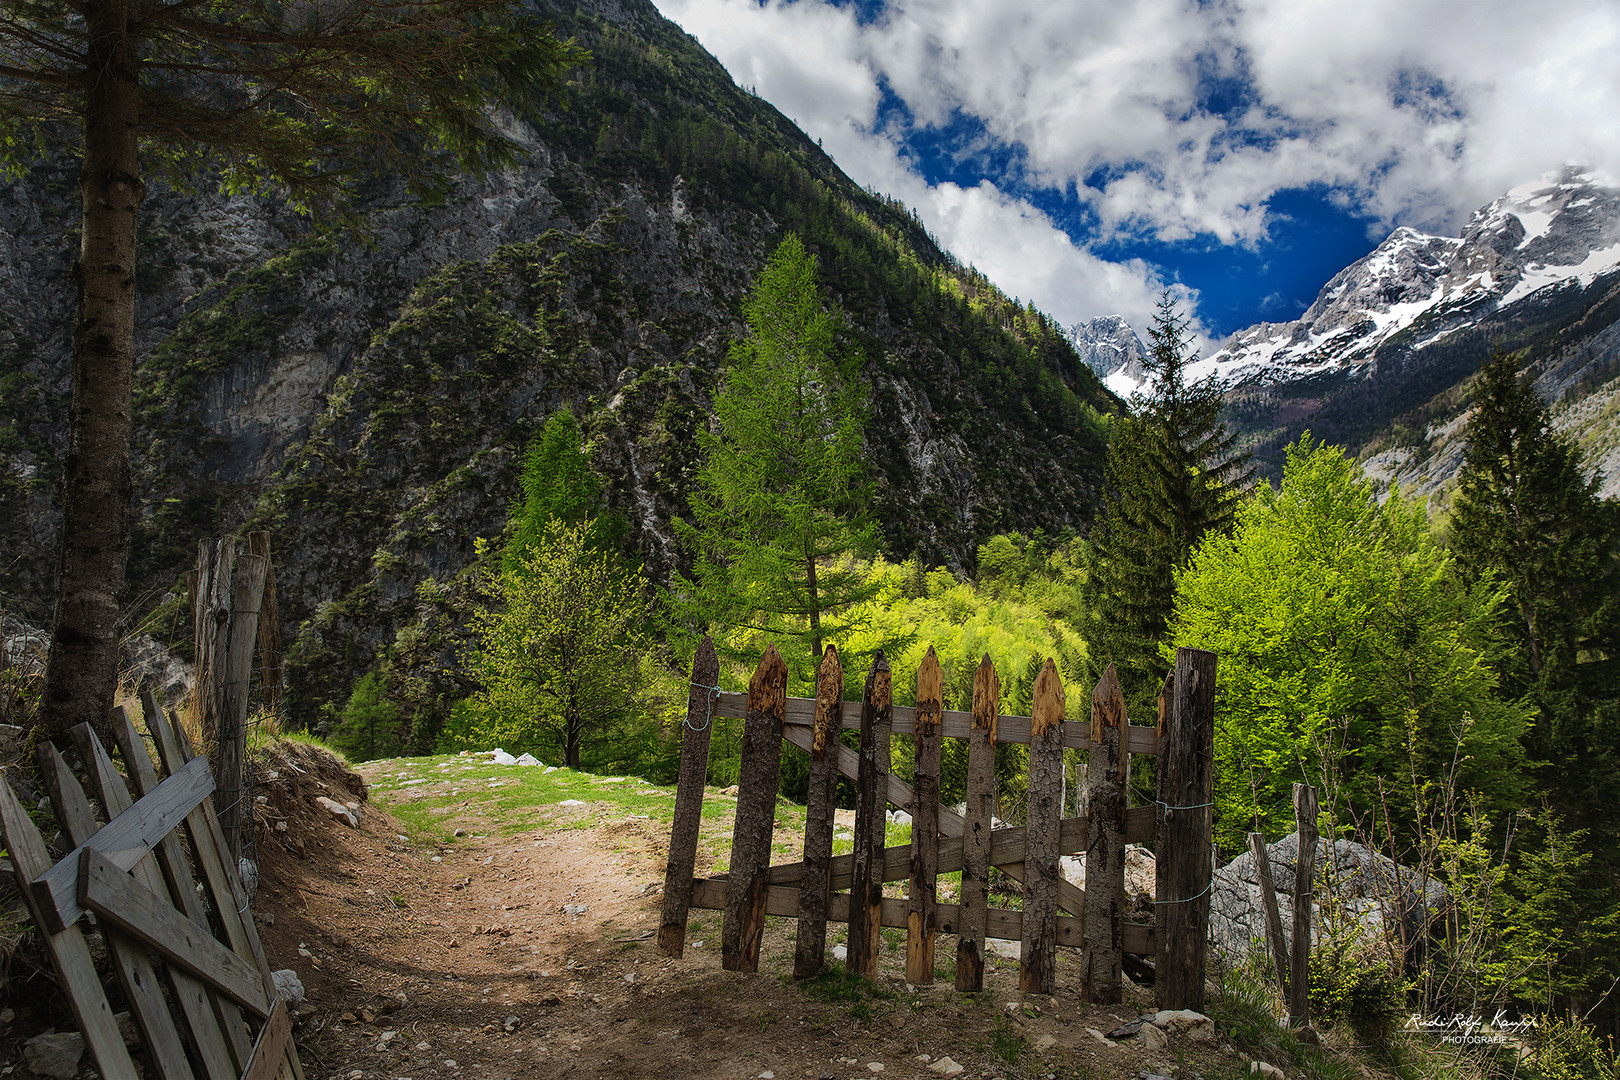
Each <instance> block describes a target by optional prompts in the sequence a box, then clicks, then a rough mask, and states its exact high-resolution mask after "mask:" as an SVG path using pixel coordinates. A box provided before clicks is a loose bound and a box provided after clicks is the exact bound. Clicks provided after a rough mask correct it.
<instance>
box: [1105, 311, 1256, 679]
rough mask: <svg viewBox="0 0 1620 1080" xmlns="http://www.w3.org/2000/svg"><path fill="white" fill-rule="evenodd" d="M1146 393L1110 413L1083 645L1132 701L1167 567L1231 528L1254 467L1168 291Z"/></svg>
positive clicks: (1145, 668) (1149, 671)
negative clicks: (1197, 366)
mask: <svg viewBox="0 0 1620 1080" xmlns="http://www.w3.org/2000/svg"><path fill="white" fill-rule="evenodd" d="M1148 334H1149V337H1150V339H1151V342H1152V348H1151V349H1150V350H1149V351H1148V356H1147V359H1146V361H1145V363H1144V366H1145V367H1146V369H1147V371H1148V374H1149V377H1150V378H1151V380H1152V382H1151V386H1150V392H1149V393H1148V394H1147V395H1146V396H1141V397H1138V398H1136V399H1134V400H1133V402H1132V411H1131V414H1130V415H1126V416H1121V417H1117V418H1115V419H1114V421H1113V424H1112V431H1111V433H1110V437H1109V444H1108V460H1107V463H1106V465H1105V481H1106V491H1105V494H1104V496H1103V511H1102V514H1101V517H1100V519H1099V521H1098V524H1097V528H1096V530H1095V532H1094V533H1093V536H1092V561H1091V566H1090V573H1089V575H1088V577H1087V582H1086V587H1085V590H1084V594H1083V595H1084V601H1085V613H1084V616H1083V620H1084V630H1085V636H1086V644H1087V646H1088V648H1089V650H1090V654H1091V657H1092V658H1093V661H1094V663H1095V664H1096V665H1097V666H1098V667H1099V668H1101V667H1103V666H1106V665H1107V664H1109V663H1112V664H1114V665H1115V669H1116V671H1117V672H1118V674H1119V677H1120V682H1121V683H1122V684H1123V686H1124V689H1125V693H1126V698H1127V701H1129V702H1130V703H1131V705H1132V706H1133V707H1135V710H1137V711H1139V709H1140V707H1141V706H1142V705H1143V704H1144V703H1145V702H1146V701H1148V700H1151V698H1152V695H1153V694H1154V693H1155V692H1156V691H1157V690H1158V685H1159V680H1160V679H1162V677H1163V674H1164V666H1163V663H1162V661H1161V659H1160V656H1159V648H1160V644H1161V643H1162V642H1163V641H1164V640H1165V639H1166V633H1167V627H1168V625H1169V620H1170V613H1171V610H1172V608H1173V607H1174V603H1175V576H1176V573H1177V572H1178V571H1180V570H1181V569H1183V568H1184V567H1185V566H1186V565H1187V562H1188V560H1189V559H1190V558H1191V556H1192V553H1193V550H1194V549H1195V548H1196V547H1197V546H1198V543H1199V541H1201V540H1202V539H1203V538H1204V536H1205V534H1207V533H1209V532H1212V531H1213V532H1225V531H1228V530H1230V529H1231V526H1232V521H1233V515H1234V514H1235V512H1236V510H1237V507H1238V504H1239V502H1240V500H1241V499H1242V497H1243V494H1244V492H1245V491H1246V489H1247V487H1248V484H1249V480H1250V477H1251V475H1252V471H1251V469H1250V467H1249V463H1248V455H1247V454H1246V453H1241V452H1238V451H1236V450H1235V449H1234V445H1233V444H1234V438H1235V436H1233V435H1232V434H1230V433H1228V432H1227V430H1226V425H1225V424H1223V423H1222V422H1221V419H1220V409H1221V394H1220V389H1219V387H1217V386H1216V385H1214V384H1213V383H1212V382H1203V383H1192V382H1190V381H1189V380H1188V378H1187V369H1188V367H1190V366H1191V365H1192V363H1193V362H1194V360H1196V359H1197V357H1196V355H1195V354H1194V353H1193V352H1192V350H1191V347H1190V341H1189V337H1190V335H1189V332H1188V323H1187V318H1186V316H1183V315H1180V314H1178V313H1177V312H1176V307H1175V302H1174V301H1173V300H1172V299H1171V297H1170V294H1169V293H1168V292H1166V293H1165V294H1164V295H1163V296H1162V297H1161V298H1160V300H1159V310H1158V313H1157V316H1156V318H1155V320H1154V324H1153V326H1152V327H1151V328H1150V329H1149V331H1148Z"/></svg>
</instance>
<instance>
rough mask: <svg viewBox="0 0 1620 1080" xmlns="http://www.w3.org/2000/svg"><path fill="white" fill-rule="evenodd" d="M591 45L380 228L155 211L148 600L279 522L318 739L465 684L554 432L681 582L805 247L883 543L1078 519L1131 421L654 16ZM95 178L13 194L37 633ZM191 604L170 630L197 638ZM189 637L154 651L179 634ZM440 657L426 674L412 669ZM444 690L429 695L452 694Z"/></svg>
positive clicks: (142, 379)
mask: <svg viewBox="0 0 1620 1080" xmlns="http://www.w3.org/2000/svg"><path fill="white" fill-rule="evenodd" d="M544 13H545V14H546V15H547V17H549V18H552V19H554V20H555V21H556V23H557V24H558V26H559V28H560V30H561V31H562V33H563V34H564V35H568V36H573V37H575V38H576V39H577V40H578V41H579V42H580V43H581V44H583V45H584V46H585V47H586V48H588V49H589V50H590V51H591V53H592V56H593V59H592V61H591V62H590V63H589V64H587V65H585V66H584V67H582V68H580V69H578V70H577V71H576V72H575V74H574V76H573V77H572V78H571V79H570V81H569V83H568V85H567V86H566V88H565V92H564V94H563V95H562V98H561V99H560V100H554V101H551V102H547V103H541V104H538V105H537V106H536V107H535V108H534V109H533V110H532V111H531V112H530V113H529V114H528V115H525V116H523V117H512V118H510V121H509V122H510V127H511V131H512V132H513V134H514V135H516V136H517V137H519V138H520V139H522V140H523V141H524V144H525V146H526V147H527V149H528V157H527V160H526V161H525V162H524V163H523V164H522V165H521V166H520V167H518V168H515V169H512V170H509V171H508V172H506V173H502V174H499V175H496V176H492V177H490V178H488V179H486V180H483V181H480V182H466V183H463V184H461V185H459V186H458V188H457V190H456V191H455V193H454V194H453V195H452V196H451V198H450V199H449V200H447V202H446V203H445V204H444V205H441V206H437V207H433V208H427V209H424V208H421V207H418V206H416V205H414V204H411V203H409V202H408V201H407V200H405V199H404V198H402V197H401V196H400V195H399V194H398V193H397V192H395V191H394V190H393V189H392V187H391V185H390V184H388V183H387V182H386V181H382V180H379V181H378V182H376V183H375V184H374V185H373V192H372V196H371V203H370V206H369V210H368V215H367V225H368V229H369V232H368V235H367V236H366V237H365V238H364V241H363V242H357V241H356V239H355V238H353V237H329V236H321V235H316V234H313V233H311V232H310V231H309V230H308V229H307V228H306V227H305V225H304V224H303V223H302V222H300V221H298V220H297V219H296V218H295V217H293V216H292V215H291V214H290V213H288V212H287V211H286V209H285V208H283V207H280V206H278V205H276V204H275V203H273V202H268V201H264V200H246V199H224V198H219V197H202V198H196V199H187V198H180V197H178V196H174V195H172V194H159V195H158V196H156V197H154V198H153V199H152V200H151V201H150V202H149V204H148V213H147V217H146V220H145V223H144V224H143V244H144V247H143V256H144V257H145V259H146V263H145V266H144V268H143V272H142V276H141V279H140V287H141V290H142V294H141V303H142V305H143V306H142V325H143V333H142V339H141V343H140V344H141V354H142V355H141V360H140V369H139V373H138V376H137V383H138V386H137V393H136V402H135V409H136V424H137V429H138V435H137V444H138V445H137V457H138V464H137V469H138V476H137V488H138V490H139V492H140V506H139V508H138V510H139V513H138V520H137V529H136V548H135V555H134V558H133V560H132V566H131V577H132V594H134V595H135V596H137V597H138V598H145V600H146V602H145V603H142V604H141V607H142V608H143V609H148V608H150V607H151V604H152V603H153V602H155V601H156V600H157V598H159V597H161V596H162V595H163V593H164V591H165V590H170V589H172V587H173V585H174V583H175V582H176V580H177V578H178V576H179V575H180V574H181V573H182V572H183V571H184V570H185V569H186V567H187V565H188V563H189V561H190V559H191V556H192V552H193V551H194V550H195V543H196V540H197V539H199V538H200V537H203V536H208V535H215V534H218V533H220V532H222V531H225V530H229V529H234V528H236V527H238V526H240V525H242V524H244V523H247V524H251V525H255V526H261V527H268V528H269V529H270V530H271V531H272V533H273V542H274V545H275V550H276V551H277V553H278V562H277V574H278V587H279V590H280V596H279V602H280V605H281V610H282V613H283V616H284V619H285V621H286V622H287V624H288V625H287V630H288V632H289V634H291V635H292V636H294V637H295V639H296V644H295V645H294V647H293V650H292V655H291V657H290V660H289V665H290V668H291V676H292V678H293V680H294V683H295V687H296V689H297V690H298V695H297V701H296V702H295V705H296V707H297V708H298V709H299V710H300V711H301V714H302V715H303V716H305V717H306V718H307V717H308V716H309V715H311V714H312V710H314V709H315V708H316V707H318V705H319V703H320V702H322V701H327V700H333V699H339V700H340V699H341V697H342V695H343V694H344V693H345V692H346V690H347V686H348V683H349V681H350V680H351V679H352V678H353V676H354V674H355V673H356V672H357V671H359V670H363V669H364V668H365V667H366V666H367V665H369V664H371V663H373V662H374V661H375V660H376V659H377V658H378V657H379V656H381V655H383V654H384V653H388V652H391V653H392V654H393V655H395V657H396V658H398V660H399V662H400V663H401V664H404V665H405V666H406V667H409V668H411V669H412V670H417V669H420V670H421V671H422V672H423V673H424V675H423V677H424V678H430V677H431V678H440V677H443V676H444V672H445V671H447V670H448V669H450V668H452V667H453V666H454V655H455V650H456V647H457V645H456V642H457V634H458V632H459V626H460V620H461V617H462V615H463V614H464V608H465V601H466V597H467V580H466V572H467V570H468V568H469V566H471V565H472V563H473V560H474V541H475V539H476V538H478V537H494V536H498V534H499V533H500V530H501V528H502V527H503V525H504V522H505V518H506V513H507V508H508V505H509V504H510V501H511V500H512V499H513V498H514V497H515V496H516V494H517V483H516V462H517V452H518V451H519V450H520V449H521V447H522V445H523V444H524V442H525V441H526V440H527V438H528V437H529V436H530V435H531V434H532V433H533V432H534V431H535V430H537V428H538V426H539V425H540V424H541V423H542V422H543V421H544V418H545V417H546V416H547V415H548V414H549V413H550V412H551V411H553V410H554V409H555V408H557V407H559V406H562V405H568V406H571V407H572V408H574V409H575V411H576V413H578V414H579V415H580V416H581V417H582V420H583V424H584V428H585V430H586V432H587V436H588V439H589V441H590V448H591V451H592V454H593V460H594V467H595V468H596V469H597V470H598V471H599V472H600V473H601V475H602V477H603V480H604V482H605V483H604V487H605V489H606V490H607V491H608V493H609V497H610V499H611V501H612V503H613V505H614V506H615V508H616V509H618V510H619V511H620V512H621V513H623V514H624V515H625V516H626V518H627V519H628V521H629V523H630V530H629V539H628V542H629V544H630V545H631V546H632V547H633V548H634V549H635V550H636V552H637V553H639V554H640V555H641V556H642V557H644V558H645V559H646V560H647V562H648V565H649V569H650V571H651V572H652V574H653V575H654V576H655V577H663V576H664V575H666V574H667V573H668V572H669V570H670V569H671V568H672V567H674V566H676V565H678V564H679V562H680V559H681V557H682V556H681V553H680V551H679V550H678V549H677V547H676V546H675V544H674V542H673V539H672V532H671V530H670V528H669V521H670V519H671V517H673V516H676V515H679V514H682V513H683V512H684V509H685V498H686V492H687V490H688V487H689V485H690V482H691V477H692V475H693V471H694V469H695V466H696V463H697V462H696V457H695V454H696V446H695V440H694V438H693V432H694V431H695V430H696V427H697V426H698V425H700V424H704V423H707V422H708V400H709V395H710V393H711V391H712V389H713V387H714V386H715V385H716V380H717V378H718V377H719V373H720V371H721V368H722V366H723V363H724V358H725V354H726V349H727V345H728V343H729V341H730V340H731V339H732V338H733V337H734V336H736V335H737V334H738V333H739V332H740V330H741V320H740V318H739V317H738V304H739V303H740V300H741V299H742V297H743V296H744V294H745V293H746V291H747V288H748V285H749V283H750V281H751V279H752V276H753V274H754V273H755V272H756V271H757V269H758V268H759V267H760V266H761V265H762V264H763V263H764V260H765V257H766V256H767V255H768V254H769V252H770V250H771V249H772V248H773V247H774V246H775V244H776V243H777V241H779V240H780V238H781V237H782V235H784V233H785V232H786V231H787V230H789V229H792V230H795V231H797V232H799V233H800V235H801V236H802V237H803V238H804V239H805V240H806V242H807V244H808V245H809V246H810V248H811V249H812V250H813V251H815V252H816V253H817V254H818V255H819V257H820V259H821V264H822V274H823V279H824V283H825V284H826V286H827V288H828V291H829V293H830V294H831V295H832V296H833V297H834V298H835V299H836V300H837V301H838V302H839V303H840V304H841V305H842V306H843V307H844V309H845V310H846V312H847V313H848V316H849V325H850V339H851V344H852V345H854V346H856V347H859V348H860V349H861V350H862V351H863V352H864V354H865V356H866V364H865V368H864V374H865V378H866V381H867V384H868V387H869V391H870V396H871V406H872V416H871V423H870V428H869V433H868V438H869V450H868V452H869V457H870V459H871V463H872V466H873V469H874V471H875V473H876V476H877V480H878V484H877V500H878V509H879V515H880V518H881V520H882V522H883V527H884V538H885V543H886V546H887V548H888V550H889V551H890V552H891V553H892V554H894V555H897V556H906V555H910V554H913V553H915V554H917V555H919V556H920V557H921V558H923V559H924V560H925V561H927V562H930V563H939V562H944V563H951V564H956V565H961V564H963V563H965V562H967V561H968V560H970V559H971V558H972V553H973V548H974V544H975V543H976V542H977V540H979V539H982V538H983V537H984V536H986V535H987V534H989V533H991V532H994V531H998V530H1002V529H1008V528H1015V527H1016V528H1022V529H1025V530H1030V529H1035V528H1044V529H1047V530H1048V531H1051V532H1056V531H1059V530H1061V529H1064V528H1084V527H1085V525H1086V524H1087V522H1088V520H1089V516H1090V514H1091V512H1092V508H1093V506H1094V504H1095V501H1096V490H1097V486H1098V484H1099V482H1100V472H1101V462H1102V454H1103V445H1104V433H1103V426H1102V423H1101V419H1100V412H1101V411H1105V410H1108V409H1112V408H1115V407H1117V404H1118V403H1117V399H1115V398H1113V397H1112V395H1110V394H1109V393H1108V392H1107V391H1106V390H1105V389H1104V388H1103V387H1102V386H1101V384H1100V383H1099V381H1098V380H1097V379H1096V377H1095V375H1094V374H1093V373H1092V372H1091V370H1090V369H1089V368H1088V367H1086V365H1085V364H1084V363H1082V362H1081V360H1080V358H1079V357H1078V356H1077V355H1076V353H1075V351H1074V349H1073V347H1072V346H1071V345H1070V343H1069V341H1068V340H1067V339H1066V338H1065V337H1064V335H1063V333H1062V332H1061V330H1060V329H1059V328H1058V327H1057V326H1056V325H1055V324H1054V323H1052V322H1051V321H1050V320H1049V319H1047V318H1046V317H1044V316H1042V315H1041V314H1040V313H1038V312H1036V311H1034V310H1033V309H1032V308H1026V307H1020V306H1018V305H1015V304H1014V303H1012V302H1011V301H1010V300H1008V298H1006V297H1005V296H1004V295H1002V294H1001V293H1000V292H999V291H998V290H997V289H995V288H994V286H993V285H991V283H989V282H988V281H987V280H985V279H984V278H983V277H982V276H980V275H978V274H976V273H975V272H972V271H970V270H967V269H964V268H962V267H960V266H959V265H957V264H956V263H954V262H953V261H952V260H951V259H949V258H948V257H947V256H945V255H944V254H943V253H942V252H941V251H940V250H939V249H938V247H937V246H936V245H935V244H934V243H933V241H932V240H931V239H930V238H929V237H928V236H927V234H926V233H925V231H924V230H923V229H922V228H921V226H920V225H918V223H917V222H916V221H915V220H914V219H913V218H912V217H911V216H910V215H909V214H908V213H907V212H906V211H905V210H904V208H902V207H900V206H899V205H897V204H894V203H891V202H888V201H886V200H883V199H881V198H878V197H876V196H874V195H871V194H869V193H867V192H865V191H863V190H862V189H860V188H859V187H858V186H857V185H855V184H853V183H852V182H851V181H849V179H848V178H847V177H845V176H844V175H843V174H842V173H841V172H839V171H838V170H837V168H836V167H835V166H834V165H833V164H832V162H831V161H830V160H829V159H828V158H827V157H826V156H825V155H824V154H823V153H822V152H821V151H820V149H819V148H818V147H817V146H816V145H815V144H814V143H812V142H811V141H810V140H808V139H806V138H805V136H804V135H803V134H802V133H801V132H799V131H798V129H797V128H795V127H793V125H792V124H791V123H789V122H788V121H787V120H786V119H785V118H783V117H782V116H781V115H780V114H779V113H778V112H776V110H775V109H773V108H771V107H770V106H769V105H767V104H766V103H764V102H761V101H759V100H758V99H756V98H754V97H752V96H750V95H748V94H746V93H744V92H743V91H742V90H740V89H738V88H737V87H736V86H735V85H733V84H732V82H731V80H730V78H729V76H727V75H726V73H725V71H724V69H723V68H721V67H720V65H719V64H718V63H717V62H716V61H714V60H713V58H712V57H710V56H708V55H707V54H706V53H704V52H703V51H702V49H701V48H700V47H699V46H698V45H697V44H696V42H695V41H693V40H692V39H691V38H690V37H688V36H687V35H685V34H684V33H682V32H681V31H680V30H679V29H678V28H677V27H675V26H674V25H673V24H671V23H669V22H667V21H666V20H664V19H663V18H662V17H661V16H659V15H658V13H657V12H656V11H655V10H654V9H653V8H652V7H651V6H650V4H647V3H644V2H634V0H625V2H615V0H602V2H600V3H583V4H580V5H579V6H577V7H575V6H570V5H562V4H559V5H558V6H556V7H554V8H548V9H544ZM68 175H69V170H67V169H65V168H63V167H61V166H52V165H44V166H41V167H40V168H38V169H36V170H35V171H34V173H33V174H31V175H30V176H29V177H28V178H26V179H25V180H24V181H23V182H22V184H20V185H18V186H14V187H12V188H10V189H7V190H5V191H4V192H0V216H3V217H6V218H7V221H8V223H10V222H15V223H17V225H18V228H17V229H15V230H13V232H12V236H11V239H10V241H9V242H10V244H11V246H10V247H6V248H0V261H6V262H7V263H8V265H7V266H5V267H4V268H3V269H0V296H3V298H4V303H3V304H0V310H3V311H7V312H10V313H12V314H11V315H10V316H9V318H10V320H11V321H10V322H6V321H4V320H0V380H4V381H3V382H0V392H3V396H0V454H4V455H5V458H4V461H5V465H6V468H4V469H0V509H7V508H9V509H12V510H14V511H15V513H14V514H13V515H12V516H11V517H9V518H7V519H6V522H5V523H4V524H0V529H7V530H9V531H8V532H7V534H6V535H5V537H4V541H5V544H6V547H7V549H8V551H10V550H15V551H17V552H19V553H20V557H18V558H14V559H12V560H10V561H8V563H7V565H5V566H4V567H0V573H3V574H4V575H5V580H4V581H3V585H4V587H5V588H6V590H7V592H8V594H9V595H12V596H16V597H19V598H22V599H23V601H24V603H25V605H27V606H31V607H32V608H33V610H34V611H36V612H37V611H39V610H41V609H42V607H43V604H44V602H45V599H46V596H47V591H46V590H47V585H48V570H49V556H50V552H51V551H52V550H53V549H54V535H53V534H54V528H55V524H54V512H53V510H52V507H51V502H52V500H53V498H54V492H55V487H54V483H55V474H54V460H55V458H56V456H57V455H58V453H59V451H60V447H61V445H62V440H63V438H64V426H63V416H64V412H65V410H64V404H65V391H66V386H67V378H68V369H67V342H66V338H65V331H66V329H67V327H68V326H69V325H70V323H69V322H68V320H67V318H66V315H65V312H66V311H68V310H69V307H70V302H71V297H70V296H68V295H67V294H66V291H65V285H66V280H67V279H66V275H65V263H66V258H67V251H66V250H64V249H66V248H67V247H68V246H69V245H67V244H65V243H64V242H63V240H62V232H63V231H64V226H65V225H66V224H67V223H70V222H71V221H72V214H71V209H70V207H69V205H68V202H67V200H68V197H69V195H70V194H71V185H68V184H66V183H65V178H66V177H67V176H68ZM177 612H178V604H177V602H176V601H175V598H174V597H173V596H172V595H171V597H170V599H169V601H168V603H167V605H166V606H164V605H159V607H158V613H159V617H160V620H172V621H173V623H174V625H183V619H181V618H179V617H178V615H177ZM170 628H171V626H170V622H168V621H164V625H163V626H162V627H161V629H164V630H168V629H170ZM413 665H414V666H413ZM435 692H436V691H435Z"/></svg>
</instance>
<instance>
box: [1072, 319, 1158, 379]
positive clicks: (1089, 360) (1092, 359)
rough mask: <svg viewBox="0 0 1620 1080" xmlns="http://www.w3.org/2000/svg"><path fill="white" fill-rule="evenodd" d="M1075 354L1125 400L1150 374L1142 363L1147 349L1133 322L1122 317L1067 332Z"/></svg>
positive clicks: (1092, 321) (1081, 324) (1078, 325)
mask: <svg viewBox="0 0 1620 1080" xmlns="http://www.w3.org/2000/svg"><path fill="white" fill-rule="evenodd" d="M1066 332H1067V334H1068V335H1069V340H1070V341H1072V342H1073V343H1074V351H1075V352H1077V353H1079V354H1080V359H1081V360H1084V361H1085V362H1086V366H1087V367H1089V368H1091V370H1093V371H1095V372H1096V373H1097V374H1098V375H1100V376H1102V380H1103V385H1105V386H1107V387H1108V389H1110V390H1112V391H1113V392H1114V393H1116V394H1118V395H1119V396H1120V397H1122V398H1128V397H1130V396H1131V394H1132V393H1133V392H1134V391H1135V390H1136V388H1137V387H1139V386H1141V385H1142V380H1143V379H1144V378H1145V377H1146V371H1145V369H1144V368H1143V367H1142V361H1143V359H1144V358H1146V356H1147V350H1146V349H1145V348H1143V347H1142V339H1141V338H1140V337H1138V336H1137V333H1136V331H1135V330H1132V329H1131V325H1130V323H1128V322H1126V321H1125V319H1124V318H1123V317H1122V316H1119V315H1099V316H1098V317H1097V318H1095V319H1090V320H1087V321H1086V322H1078V323H1075V324H1074V325H1073V326H1071V327H1069V328H1068V330H1067V331H1066Z"/></svg>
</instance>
